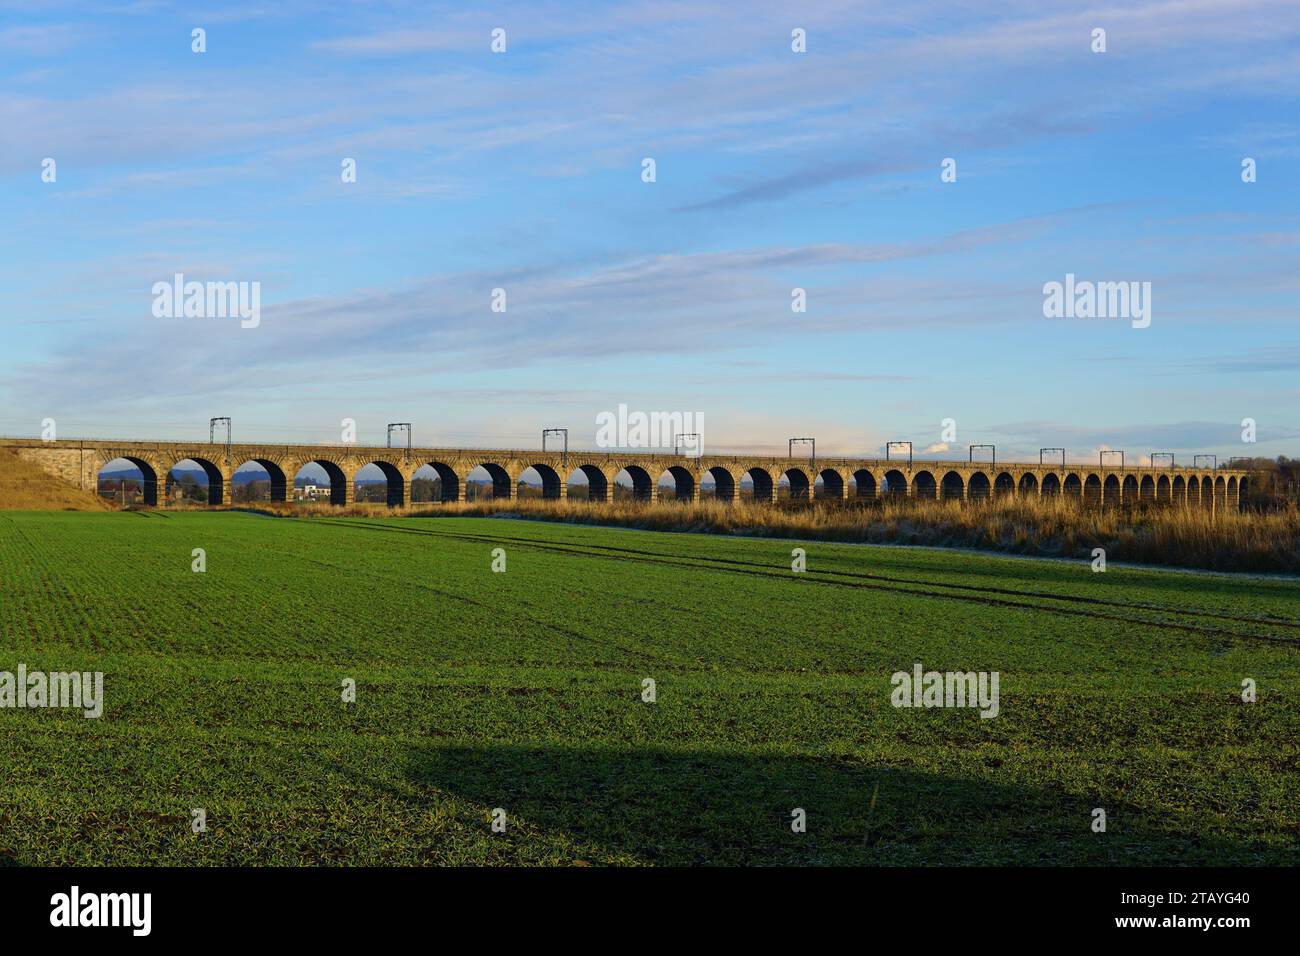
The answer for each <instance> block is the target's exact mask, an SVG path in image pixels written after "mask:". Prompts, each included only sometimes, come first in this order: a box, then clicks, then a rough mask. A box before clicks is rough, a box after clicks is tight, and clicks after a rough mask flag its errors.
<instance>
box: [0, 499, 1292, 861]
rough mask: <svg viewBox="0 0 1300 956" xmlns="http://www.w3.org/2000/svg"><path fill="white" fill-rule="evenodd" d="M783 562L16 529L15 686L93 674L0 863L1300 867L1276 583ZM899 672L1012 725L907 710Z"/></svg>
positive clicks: (15, 817)
mask: <svg viewBox="0 0 1300 956" xmlns="http://www.w3.org/2000/svg"><path fill="white" fill-rule="evenodd" d="M796 546H799V544H798V542H791V541H774V540H763V539H752V538H724V537H712V536H702V535H688V534H664V533H649V532H638V531H622V530H615V529H608V528H587V527H576V526H571V525H557V524H546V523H540V522H525V521H510V520H500V519H487V518H480V519H462V518H439V519H418V518H415V519H373V520H372V519H328V520H296V519H277V518H267V517H261V516H255V515H245V514H235V513H224V514H204V513H175V514H157V513H109V514H71V513H68V514H64V513H46V514H37V513H16V512H11V513H0V671H14V670H16V669H17V666H18V664H19V663H24V664H26V666H27V668H28V669H29V670H36V669H43V670H47V671H55V670H101V671H103V672H105V675H106V677H105V698H106V702H105V712H104V716H103V717H102V719H99V720H88V719H85V718H84V717H82V716H81V715H80V714H79V713H74V712H70V711H56V710H14V709H5V710H0V746H2V747H3V766H4V773H3V774H0V860H2V861H3V862H7V863H16V864H49V863H77V864H99V863H103V864H142V863H162V864H253V863H267V864H321V863H324V864H341V863H348V864H478V863H495V864H509V863H513V864H529V863H541V864H552V863H560V864H567V863H589V864H605V863H623V864H695V863H722V864H731V863H753V864H788V863H803V864H834V863H860V864H872V865H888V864H918V863H919V864H998V863H1020V864H1089V865H1129V864H1156V863H1188V864H1211V863H1221V864H1242V863H1244V864H1287V865H1295V864H1296V863H1297V862H1300V853H1298V852H1297V845H1298V844H1300V769H1298V767H1300V750H1298V746H1297V745H1298V742H1300V697H1298V696H1297V692H1298V691H1300V583H1298V582H1297V581H1295V580H1294V579H1291V580H1282V579H1278V580H1271V581H1265V580H1260V579H1249V578H1229V577H1224V576H1209V575H1195V574H1185V573H1177V572H1170V571H1148V570H1134V569H1129V568H1122V567H1117V566H1115V565H1112V566H1111V567H1110V569H1109V570H1108V571H1107V572H1106V573H1104V574H1095V573H1092V571H1091V570H1090V567H1089V564H1088V563H1087V562H1070V563H1064V562H1046V561H1033V560H1025V559H1017V558H1001V557H991V556H985V555H977V554H972V553H963V552H951V551H949V552H943V551H928V550H912V549H903V548H881V547H871V546H858V545H837V544H826V543H806V544H804V545H802V546H803V547H805V548H806V549H807V552H808V554H807V560H808V571H807V573H806V574H794V573H792V572H791V570H790V562H791V555H790V551H791V548H792V547H796ZM194 548H203V549H204V550H205V551H206V561H207V570H206V573H203V574H196V573H193V572H192V571H191V561H192V558H191V551H192V549H194ZM494 548H504V549H505V552H506V561H507V571H506V572H505V573H504V574H500V573H493V572H492V570H491V563H492V550H493V549H494ZM916 663H920V664H922V665H923V666H924V668H925V669H927V670H931V669H934V670H968V671H969V670H974V671H998V672H999V673H1000V690H1001V701H1000V711H1001V712H1000V714H999V716H997V717H996V718H994V719H991V720H985V719H981V718H980V717H979V715H978V713H977V712H976V711H975V710H971V709H934V710H924V709H900V708H895V707H893V706H891V704H890V692H891V689H892V688H891V685H890V675H891V674H892V673H893V672H895V671H899V670H904V671H910V670H911V669H912V666H913V665H914V664H916ZM647 677H649V678H653V679H654V680H655V682H656V684H657V695H658V699H657V702H656V703H653V704H649V703H644V702H643V701H642V699H641V688H642V680H643V678H647ZM345 678H352V679H354V680H355V681H356V684H357V701H356V703H355V704H346V703H344V702H343V701H342V700H341V684H342V681H343V680H344V679H345ZM1244 678H1253V679H1255V680H1256V681H1257V682H1258V688H1259V699H1258V701H1257V702H1255V703H1243V702H1242V700H1241V685H1242V680H1243V679H1244ZM496 807H500V808H503V809H505V811H506V813H507V829H506V832H505V833H493V832H492V830H491V827H490V814H491V811H492V809H493V808H496ZM795 807H802V808H804V809H805V810H806V811H807V819H808V831H807V832H806V833H803V834H796V833H793V832H792V831H791V828H790V819H791V817H790V813H791V810H792V809H793V808H795ZM1095 807H1101V808H1104V809H1105V811H1106V814H1107V831H1106V832H1105V833H1094V832H1092V829H1091V823H1092V809H1093V808H1095ZM193 808H204V809H205V810H206V813H207V821H208V829H207V831H206V832H204V833H201V834H194V833H192V832H191V828H190V820H191V810H192V809H193Z"/></svg>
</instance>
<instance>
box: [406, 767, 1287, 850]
mask: <svg viewBox="0 0 1300 956" xmlns="http://www.w3.org/2000/svg"><path fill="white" fill-rule="evenodd" d="M408 777H409V780H410V782H411V783H412V784H414V785H415V786H416V788H417V790H418V791H442V792H446V793H450V794H453V795H454V796H456V797H458V798H461V799H462V800H465V801H468V802H470V803H472V804H477V805H478V807H480V808H482V809H481V813H482V817H481V818H480V821H479V822H478V823H477V825H481V826H484V827H486V826H487V819H488V815H489V813H490V811H491V810H492V808H495V807H500V808H502V809H504V810H505V811H506V813H507V815H508V821H509V825H508V828H507V833H506V834H502V835H500V836H499V837H498V839H501V840H502V841H503V842H504V843H505V844H506V845H507V846H508V845H509V844H511V843H513V844H520V843H521V841H528V840H529V839H535V838H537V837H546V838H551V837H556V836H559V837H562V838H563V845H564V846H565V847H567V848H568V849H567V850H566V851H565V852H564V853H563V854H561V855H562V856H565V859H557V860H556V861H555V862H573V861H583V862H596V863H602V862H622V863H650V864H659V865H700V864H723V865H725V864H745V865H792V864H866V865H890V864H901V865H996V864H1004V865H1097V866H1123V865H1144V864H1145V865H1155V864H1167V865H1177V864H1191V865H1209V864H1223V865H1226V864H1241V865H1252V864H1254V865H1260V864H1290V865H1294V863H1295V862H1296V855H1295V850H1294V849H1287V848H1285V847H1283V846H1282V845H1277V846H1271V845H1265V844H1262V843H1259V842H1257V841H1256V840H1254V839H1252V838H1245V839H1239V838H1237V837H1236V836H1234V835H1231V834H1219V835H1200V834H1198V833H1195V832H1185V831H1186V828H1184V832H1180V831H1179V830H1178V828H1177V827H1176V826H1173V825H1169V826H1166V824H1165V822H1164V821H1163V820H1158V819H1152V818H1151V815H1150V813H1149V812H1147V813H1144V812H1143V811H1141V810H1139V809H1138V808H1135V807H1132V806H1128V805H1124V804H1122V803H1118V802H1115V801H1109V802H1106V801H1102V802H1101V803H1100V805H1102V806H1104V807H1105V809H1106V812H1107V816H1108V832H1107V833H1104V834H1097V833H1093V832H1092V830H1091V822H1092V809H1093V807H1094V806H1097V805H1099V803H1098V801H1096V800H1094V799H1089V798H1081V797H1077V796H1072V795H1068V794H1065V793H1062V792H1059V791H1056V792H1054V791H1052V790H1049V789H1037V790H1035V789H1026V788H1023V787H1017V786H1011V785H1002V784H997V783H991V782H988V781H984V780H969V779H955V778H949V777H944V776H940V775H936V774H932V773H925V772H916V771H913V770H904V769H889V768H871V767H863V766H860V765H855V764H849V763H845V762H840V761H835V760H831V759H827V760H814V759H808V758H793V757H781V756H776V757H769V756H746V755H734V754H719V753H714V752H674V751H669V750H664V749H654V750H634V751H624V750H613V749H595V748H592V749H580V748H573V749H569V748H551V747H520V746H503V747H493V748H447V749H427V750H420V751H416V752H414V753H413V754H412V755H411V761H410V765H409V768H408ZM430 796H432V794H430ZM795 808H802V809H804V810H805V811H806V813H807V832H806V833H802V834H799V833H795V832H793V831H792V829H791V822H792V819H793V818H792V816H791V812H792V810H794V809H795ZM570 852H571V854H572V855H571V856H568V855H567V854H568V853H570ZM509 859H510V854H509V852H508V850H507V851H506V852H505V854H504V855H503V856H502V858H501V861H502V862H507V861H509Z"/></svg>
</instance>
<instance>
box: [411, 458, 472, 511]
mask: <svg viewBox="0 0 1300 956" xmlns="http://www.w3.org/2000/svg"><path fill="white" fill-rule="evenodd" d="M425 468H429V469H431V470H432V471H433V473H434V476H435V480H436V481H437V482H438V486H437V488H435V489H433V491H434V495H435V498H434V500H435V501H444V502H445V501H460V500H461V494H462V489H461V484H460V476H459V475H457V474H456V469H455V468H453V467H451V465H449V464H447V463H446V462H445V461H426V462H421V463H420V466H419V467H418V468H416V469H415V471H414V472H412V473H411V501H412V502H414V501H415V482H416V480H417V478H419V477H420V472H421V471H423V470H424V469H425Z"/></svg>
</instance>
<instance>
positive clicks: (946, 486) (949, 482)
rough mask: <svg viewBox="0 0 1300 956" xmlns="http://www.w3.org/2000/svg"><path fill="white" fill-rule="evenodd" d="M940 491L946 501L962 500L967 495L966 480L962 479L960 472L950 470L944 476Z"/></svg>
mask: <svg viewBox="0 0 1300 956" xmlns="http://www.w3.org/2000/svg"><path fill="white" fill-rule="evenodd" d="M940 493H941V494H942V495H943V500H944V501H961V500H962V498H964V497H966V482H965V481H963V480H962V477H961V475H960V474H959V473H957V472H955V471H950V472H948V473H947V474H946V475H944V476H943V484H942V486H941V488H940Z"/></svg>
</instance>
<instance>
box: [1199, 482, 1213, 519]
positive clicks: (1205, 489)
mask: <svg viewBox="0 0 1300 956" xmlns="http://www.w3.org/2000/svg"><path fill="white" fill-rule="evenodd" d="M1201 506H1202V507H1203V508H1205V510H1206V511H1213V510H1214V479H1213V478H1211V477H1210V476H1209V475H1206V476H1204V477H1203V478H1201Z"/></svg>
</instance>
